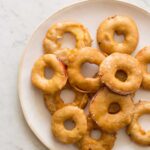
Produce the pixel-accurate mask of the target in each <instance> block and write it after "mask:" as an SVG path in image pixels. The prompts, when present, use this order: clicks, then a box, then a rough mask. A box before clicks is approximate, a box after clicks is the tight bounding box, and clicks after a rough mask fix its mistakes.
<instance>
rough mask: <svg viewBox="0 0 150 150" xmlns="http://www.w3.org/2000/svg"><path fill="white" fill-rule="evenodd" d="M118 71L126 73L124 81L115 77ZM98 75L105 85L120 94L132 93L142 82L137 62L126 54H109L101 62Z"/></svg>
mask: <svg viewBox="0 0 150 150" xmlns="http://www.w3.org/2000/svg"><path fill="white" fill-rule="evenodd" d="M118 71H123V72H124V73H126V75H127V79H126V80H125V81H121V80H119V79H118V78H117V77H116V73H117V72H118ZM99 75H100V78H101V81H102V82H103V83H105V84H106V86H108V87H109V88H110V89H111V90H112V91H114V92H116V93H119V94H122V95H127V94H131V93H134V92H135V91H136V90H137V89H138V88H139V87H140V85H141V82H142V71H141V68H140V65H139V62H138V61H137V60H136V59H135V58H133V57H132V56H130V55H128V54H121V53H113V54H111V55H109V56H108V57H107V58H106V59H105V60H104V61H103V62H102V64H101V66H100V72H99Z"/></svg>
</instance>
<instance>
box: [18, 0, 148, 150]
mask: <svg viewBox="0 0 150 150" xmlns="http://www.w3.org/2000/svg"><path fill="white" fill-rule="evenodd" d="M116 14H117V15H127V16H128V15H129V16H131V17H133V18H134V20H135V21H136V23H137V25H138V29H139V35H140V39H139V44H138V47H137V50H136V51H135V52H134V54H135V53H137V51H138V50H139V49H141V48H142V47H143V46H145V45H149V44H150V29H149V27H150V15H149V13H148V12H146V11H144V10H142V9H141V8H137V7H135V6H133V5H130V4H127V3H124V2H118V1H111V0H101V1H100V0H99V1H98V0H93V1H84V2H81V3H78V4H74V5H72V6H69V7H67V8H64V9H62V10H60V11H59V12H57V13H56V14H54V15H53V16H50V17H49V18H48V19H47V20H46V21H44V22H43V23H42V24H41V25H40V26H39V27H38V29H36V31H35V32H34V33H33V35H32V37H31V39H30V41H29V43H28V45H27V48H26V49H25V53H24V55H23V58H22V61H21V65H20V71H19V97H20V101H21V106H22V109H23V113H24V115H25V118H26V121H27V123H28V125H29V127H30V128H31V129H32V131H33V132H34V133H35V135H36V136H37V137H38V138H39V139H40V140H41V141H42V142H43V143H44V144H45V146H46V147H48V148H49V149H51V150H60V149H61V150H75V149H76V148H75V147H74V146H72V145H63V144H61V143H59V142H57V141H56V140H55V139H54V138H53V136H52V134H51V130H50V115H49V113H48V111H47V110H46V108H45V106H44V103H43V99H42V94H41V93H40V92H39V91H38V90H37V89H35V88H34V87H33V86H32V84H31V78H30V74H31V69H32V66H33V64H34V62H35V61H36V60H37V58H39V56H41V55H42V54H43V48H42V40H43V38H44V36H45V33H46V31H47V30H48V28H49V27H50V26H51V24H53V23H56V22H63V21H77V22H81V23H83V24H84V25H85V26H86V27H87V28H88V29H89V32H90V33H91V36H92V38H93V40H94V41H93V45H92V46H93V47H97V44H96V29H97V27H98V25H99V24H100V23H101V22H102V21H103V20H104V19H105V18H107V17H108V16H112V15H116ZM134 54H133V55H134ZM135 99H136V100H135V101H137V100H139V99H145V100H148V99H150V94H149V93H148V91H143V90H139V91H138V92H137V93H136V96H135ZM140 122H141V123H142V125H143V127H144V128H145V129H146V128H147V127H148V126H150V125H149V124H148V122H150V117H149V118H148V117H145V118H143V119H142V118H141V119H140ZM143 149H145V150H148V149H150V148H148V147H147V148H146V147H144V148H143V147H140V146H138V145H136V144H134V143H133V142H132V141H130V139H129V137H128V136H127V135H126V134H125V131H124V129H122V130H121V131H119V132H118V135H117V141H116V143H115V146H114V148H113V150H143Z"/></svg>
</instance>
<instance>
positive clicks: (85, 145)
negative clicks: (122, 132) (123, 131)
mask: <svg viewBox="0 0 150 150" xmlns="http://www.w3.org/2000/svg"><path fill="white" fill-rule="evenodd" d="M87 125H88V128H87V132H86V134H85V135H84V136H83V138H82V139H81V140H80V141H79V143H78V146H79V148H80V150H111V149H112V147H113V146H114V142H115V140H116V134H115V133H113V134H110V133H106V132H104V131H102V130H101V129H100V127H98V126H97V124H96V123H95V122H94V121H93V120H92V119H91V118H90V117H88V118H87ZM93 130H98V131H100V133H101V136H100V137H99V139H94V138H92V137H91V132H92V131H93Z"/></svg>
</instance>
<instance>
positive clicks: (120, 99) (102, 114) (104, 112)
mask: <svg viewBox="0 0 150 150" xmlns="http://www.w3.org/2000/svg"><path fill="white" fill-rule="evenodd" d="M133 108H134V104H133V101H132V96H130V95H127V96H123V95H119V94H116V93H113V92H111V91H110V90H108V89H107V88H106V87H105V88H102V89H100V90H99V91H98V92H97V94H96V95H95V96H94V97H93V99H92V101H91V104H90V107H89V111H90V114H91V117H92V118H93V120H94V121H95V122H96V123H97V125H98V126H99V127H101V129H102V130H103V131H106V132H109V133H113V132H116V131H118V130H119V129H121V128H123V127H125V126H126V125H128V124H129V123H130V122H131V118H132V114H133Z"/></svg>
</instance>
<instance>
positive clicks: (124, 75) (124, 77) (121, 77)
mask: <svg viewBox="0 0 150 150" xmlns="http://www.w3.org/2000/svg"><path fill="white" fill-rule="evenodd" d="M115 77H116V78H117V79H118V80H120V81H122V82H125V81H126V80H127V77H128V76H127V73H126V72H125V71H124V70H117V72H116V74H115Z"/></svg>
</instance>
